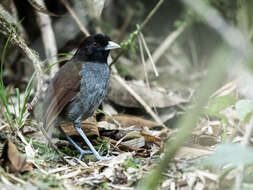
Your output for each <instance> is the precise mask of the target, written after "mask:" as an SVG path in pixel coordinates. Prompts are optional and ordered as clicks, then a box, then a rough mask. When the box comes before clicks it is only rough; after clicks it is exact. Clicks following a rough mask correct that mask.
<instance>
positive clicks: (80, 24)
mask: <svg viewBox="0 0 253 190" xmlns="http://www.w3.org/2000/svg"><path fill="white" fill-rule="evenodd" d="M61 2H62V4H63V5H64V6H65V7H66V9H67V10H68V11H69V13H70V15H71V16H72V17H73V19H74V20H75V22H76V23H77V25H78V26H79V28H80V30H81V31H82V32H83V33H84V35H85V36H89V35H90V33H89V32H88V30H87V29H86V28H85V27H84V26H83V24H82V22H81V21H80V19H79V18H78V16H77V15H76V13H75V12H74V11H73V9H72V8H71V7H70V5H69V3H68V2H67V1H66V0H61Z"/></svg>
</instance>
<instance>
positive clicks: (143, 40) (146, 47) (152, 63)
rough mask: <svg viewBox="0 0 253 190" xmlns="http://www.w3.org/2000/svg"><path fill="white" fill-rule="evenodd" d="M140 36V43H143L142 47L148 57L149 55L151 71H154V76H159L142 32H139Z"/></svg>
mask: <svg viewBox="0 0 253 190" xmlns="http://www.w3.org/2000/svg"><path fill="white" fill-rule="evenodd" d="M140 37H141V41H142V43H143V45H144V48H145V50H146V52H147V54H148V57H149V60H150V63H151V65H152V68H153V71H154V73H155V76H156V77H158V76H159V74H158V71H157V69H156V66H155V63H154V61H153V58H152V56H151V53H150V51H149V49H148V45H147V43H146V41H145V38H144V36H143V34H142V32H140Z"/></svg>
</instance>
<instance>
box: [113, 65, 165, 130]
mask: <svg viewBox="0 0 253 190" xmlns="http://www.w3.org/2000/svg"><path fill="white" fill-rule="evenodd" d="M112 71H113V73H114V74H113V77H114V78H115V79H116V80H117V81H118V82H119V83H120V84H121V85H122V86H123V87H124V88H125V89H126V90H127V91H128V92H129V93H130V94H131V95H132V96H133V97H134V98H135V99H136V100H137V101H138V102H139V103H140V104H141V105H142V106H143V107H144V109H145V110H146V111H147V113H149V114H150V116H151V117H152V118H153V119H154V120H155V121H156V122H157V123H159V124H160V125H162V126H163V127H166V126H165V125H164V124H163V122H162V121H161V119H160V118H159V117H158V116H157V115H156V114H155V113H154V112H153V110H152V109H151V108H150V107H149V105H148V104H147V103H146V102H145V101H144V100H143V99H142V98H141V97H140V96H139V95H138V94H136V92H134V90H133V89H132V88H131V87H130V86H128V85H127V83H126V82H125V80H124V79H122V78H121V77H120V76H119V75H118V73H117V71H116V68H115V67H114V66H113V67H112Z"/></svg>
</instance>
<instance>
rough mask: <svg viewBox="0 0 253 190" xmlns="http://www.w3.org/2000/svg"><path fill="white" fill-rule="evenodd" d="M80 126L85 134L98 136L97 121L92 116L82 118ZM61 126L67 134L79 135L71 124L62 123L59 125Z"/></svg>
mask: <svg viewBox="0 0 253 190" xmlns="http://www.w3.org/2000/svg"><path fill="white" fill-rule="evenodd" d="M81 127H82V129H83V131H84V133H85V134H86V135H87V136H94V135H96V136H99V131H98V125H97V121H96V119H95V118H94V117H90V118H88V119H86V120H83V121H82V122H81ZM61 128H62V129H63V131H64V132H65V133H66V134H67V135H69V136H74V135H77V136H79V133H78V132H77V131H76V129H75V128H74V126H73V125H72V124H63V125H61Z"/></svg>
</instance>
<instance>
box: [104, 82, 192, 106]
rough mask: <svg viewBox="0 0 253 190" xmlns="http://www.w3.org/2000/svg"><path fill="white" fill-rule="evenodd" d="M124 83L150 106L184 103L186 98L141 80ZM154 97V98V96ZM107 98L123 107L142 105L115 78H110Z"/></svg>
mask: <svg viewBox="0 0 253 190" xmlns="http://www.w3.org/2000/svg"><path fill="white" fill-rule="evenodd" d="M126 83H127V84H128V85H129V86H130V87H131V88H132V89H133V90H134V91H135V92H136V93H137V94H138V95H139V96H141V97H142V98H143V100H144V101H145V102H146V103H147V104H148V105H149V106H150V107H158V108H164V107H169V106H173V105H177V104H180V103H185V102H187V101H188V100H186V99H184V98H183V97H180V96H179V95H177V94H175V93H172V92H171V93H168V92H167V91H166V90H165V89H164V88H161V87H152V88H148V87H147V86H146V85H145V84H144V82H143V81H134V80H132V81H126ZM154 97H155V98H154ZM108 98H109V100H111V101H113V102H114V103H115V104H118V105H121V106H124V107H130V108H132V107H134V108H136V107H137V108H140V107H142V106H141V105H140V104H139V103H138V102H137V100H136V99H135V98H134V97H133V96H131V95H130V94H129V92H128V91H127V90H126V89H125V88H124V87H122V86H121V85H120V84H119V83H118V82H117V81H116V80H115V79H113V78H112V79H111V81H110V88H109V92H108Z"/></svg>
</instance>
